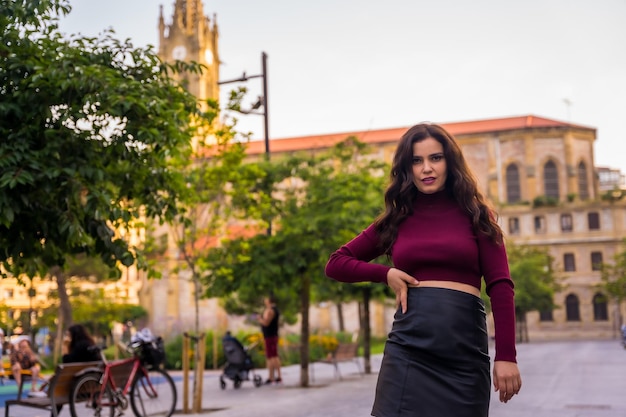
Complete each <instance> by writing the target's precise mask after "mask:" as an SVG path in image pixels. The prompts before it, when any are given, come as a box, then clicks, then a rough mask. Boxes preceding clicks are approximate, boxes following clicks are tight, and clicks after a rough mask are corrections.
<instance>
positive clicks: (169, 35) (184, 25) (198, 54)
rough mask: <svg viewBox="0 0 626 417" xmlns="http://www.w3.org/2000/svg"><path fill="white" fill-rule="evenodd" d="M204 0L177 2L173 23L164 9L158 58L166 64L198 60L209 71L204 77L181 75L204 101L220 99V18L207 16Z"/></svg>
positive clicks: (190, 90) (204, 73)
mask: <svg viewBox="0 0 626 417" xmlns="http://www.w3.org/2000/svg"><path fill="white" fill-rule="evenodd" d="M203 9H204V7H203V5H202V0H176V3H175V4H174V14H173V17H172V21H171V23H170V24H166V23H165V19H164V17H163V6H161V12H160V15H159V57H160V58H161V59H162V60H163V61H165V62H174V61H176V60H180V61H196V62H199V63H202V64H204V65H205V66H206V67H207V69H205V70H204V71H203V73H202V74H188V73H185V74H178V77H179V78H180V80H181V82H182V83H183V84H184V85H185V87H186V88H187V90H189V92H190V93H191V94H193V95H194V96H196V97H198V98H199V99H201V100H205V99H208V98H213V99H218V98H219V87H218V84H217V82H218V80H219V54H218V48H217V43H218V37H219V35H218V28H217V19H216V16H215V15H213V19H211V18H209V17H207V16H204V10H203Z"/></svg>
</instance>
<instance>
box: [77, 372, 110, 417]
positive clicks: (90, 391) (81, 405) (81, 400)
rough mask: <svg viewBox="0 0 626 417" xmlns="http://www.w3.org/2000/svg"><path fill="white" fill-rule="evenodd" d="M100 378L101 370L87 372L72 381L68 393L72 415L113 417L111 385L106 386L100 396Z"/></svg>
mask: <svg viewBox="0 0 626 417" xmlns="http://www.w3.org/2000/svg"><path fill="white" fill-rule="evenodd" d="M101 380H102V373H101V372H89V373H86V374H84V375H81V376H80V377H78V378H77V379H76V381H74V384H73V387H72V391H71V393H70V413H71V415H72V417H88V416H89V417H92V416H95V417H107V416H109V417H113V416H114V415H115V407H114V401H115V398H114V396H113V391H112V390H111V387H109V386H107V387H106V389H105V390H104V393H103V396H102V397H100V388H101V386H102V383H101V382H100V381H101ZM102 404H105V405H104V406H103V405H102Z"/></svg>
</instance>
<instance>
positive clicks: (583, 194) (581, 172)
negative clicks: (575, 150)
mask: <svg viewBox="0 0 626 417" xmlns="http://www.w3.org/2000/svg"><path fill="white" fill-rule="evenodd" d="M578 197H579V198H580V199H581V200H589V181H588V180H587V165H585V163H584V162H582V161H581V162H580V164H578Z"/></svg>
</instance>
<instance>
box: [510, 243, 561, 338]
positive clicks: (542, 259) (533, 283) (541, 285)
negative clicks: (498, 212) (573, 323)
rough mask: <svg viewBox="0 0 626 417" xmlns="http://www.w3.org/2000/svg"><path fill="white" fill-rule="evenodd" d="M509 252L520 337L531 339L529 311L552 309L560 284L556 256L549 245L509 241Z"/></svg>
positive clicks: (518, 334) (518, 335)
mask: <svg viewBox="0 0 626 417" xmlns="http://www.w3.org/2000/svg"><path fill="white" fill-rule="evenodd" d="M507 254H508V258H509V269H510V271H511V278H512V279H513V282H514V283H515V314H516V317H517V339H518V341H521V342H528V329H527V325H526V314H527V313H528V312H530V311H547V310H552V309H553V308H554V307H555V305H554V301H553V300H554V293H555V292H556V291H558V290H559V289H560V288H561V285H560V283H559V279H558V277H557V275H556V273H555V271H554V267H553V264H554V259H553V258H552V256H550V254H549V253H548V250H547V249H546V248H542V247H536V246H528V245H515V244H512V243H508V244H507Z"/></svg>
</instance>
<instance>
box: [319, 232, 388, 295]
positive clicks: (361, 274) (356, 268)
mask: <svg viewBox="0 0 626 417" xmlns="http://www.w3.org/2000/svg"><path fill="white" fill-rule="evenodd" d="M378 242H379V239H378V233H376V230H375V228H374V225H373V224H372V225H370V226H369V227H368V228H367V229H365V230H364V231H362V232H361V233H359V235H358V236H356V237H355V238H354V239H352V240H351V241H350V242H348V243H346V244H345V245H343V246H342V247H340V248H339V249H337V250H336V251H335V252H333V253H332V254H331V255H330V258H329V259H328V262H327V263H326V269H325V272H326V275H327V276H328V277H329V278H332V279H334V280H336V281H341V282H350V283H352V282H363V281H371V282H381V283H384V284H387V272H388V271H389V269H390V267H389V266H387V265H380V264H372V263H370V261H371V260H373V259H376V258H377V257H379V256H381V255H383V254H384V251H383V250H381V248H380V247H379V245H378Z"/></svg>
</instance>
